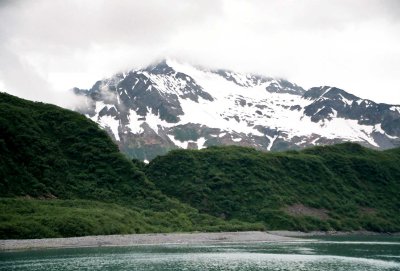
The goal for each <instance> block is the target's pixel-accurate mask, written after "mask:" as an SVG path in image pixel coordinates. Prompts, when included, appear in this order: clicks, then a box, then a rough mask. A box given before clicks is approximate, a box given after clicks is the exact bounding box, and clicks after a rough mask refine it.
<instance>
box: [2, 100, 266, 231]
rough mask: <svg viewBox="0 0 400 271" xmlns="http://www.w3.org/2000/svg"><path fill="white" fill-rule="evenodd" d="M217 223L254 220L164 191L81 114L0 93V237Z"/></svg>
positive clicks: (232, 225)
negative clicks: (214, 211)
mask: <svg viewBox="0 0 400 271" xmlns="http://www.w3.org/2000/svg"><path fill="white" fill-rule="evenodd" d="M115 219H117V220H118V221H114V220H115ZM223 229H224V230H240V229H260V226H259V225H251V224H248V223H241V222H239V221H233V222H231V221H223V220H222V219H218V218H215V217H212V216H209V215H206V214H199V213H198V211H197V210H196V209H194V208H192V207H190V206H188V205H185V204H182V203H180V202H179V201H177V200H173V199H170V198H169V197H167V196H165V195H164V194H162V193H161V192H160V191H159V190H158V189H157V188H156V187H155V186H154V184H153V183H152V182H150V181H149V180H148V179H147V178H146V176H145V175H144V173H143V172H142V171H140V170H139V169H138V168H137V167H136V166H135V165H134V164H133V163H132V162H131V161H129V160H128V159H127V158H126V157H125V156H124V155H123V154H121V153H119V151H118V148H117V146H116V145H115V144H114V143H113V142H112V140H111V139H110V138H109V137H108V135H107V133H106V132H105V131H103V130H101V129H100V128H99V127H98V125H97V124H96V123H94V122H92V121H91V120H89V119H87V118H86V117H85V116H83V115H81V114H78V113H76V112H73V111H69V110H65V109H62V108H59V107H57V106H53V105H48V104H43V103H34V102H30V101H26V100H23V99H19V98H17V97H14V96H11V95H8V94H5V93H0V238H37V237H41V238H43V237H62V236H79V235H91V234H92V235H93V234H112V233H113V234H115V233H135V232H168V231H194V230H203V231H207V230H223Z"/></svg>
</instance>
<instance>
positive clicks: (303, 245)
mask: <svg viewBox="0 0 400 271" xmlns="http://www.w3.org/2000/svg"><path fill="white" fill-rule="evenodd" d="M0 270H1V271H2V270H7V271H11V270H29V271H37V270H57V271H61V270H63V271H64V270H68V271H70V270H152V271H161V270H162V271H167V270H186V271H191V270H219V271H222V270H240V271H244V270H274V271H278V270H279V271H289V270H296V271H314V270H315V271H317V270H318V271H325V270H329V271H333V270H335V271H353V270H357V271H360V270H362V271H370V270H371V271H372V270H387V271H392V270H400V238H399V237H331V238H320V239H319V240H318V241H315V242H314V241H313V242H309V241H308V240H307V241H304V242H293V243H257V244H224V245H195V246H193V245H190V246H189V245H166V246H136V247H103V248H76V249H74V248H70V249H47V250H33V251H19V252H2V253H0Z"/></svg>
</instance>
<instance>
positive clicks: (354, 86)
mask: <svg viewBox="0 0 400 271" xmlns="http://www.w3.org/2000/svg"><path fill="white" fill-rule="evenodd" d="M399 12H400V4H399V1H397V0H386V1H384V0H346V1H344V0H337V1H317V0H305V1H292V0H273V1H262V0H250V1H248V0H246V1H245V0H203V1H195V0H171V1H163V0H148V1H128V0H119V1H106V0H85V1H80V0H70V1H64V0H35V1H26V0H19V1H18V0H17V1H0V18H2V19H1V20H2V24H0V59H1V61H0V83H2V84H3V85H4V87H5V88H6V89H5V90H6V91H7V92H10V93H12V94H15V95H18V96H21V97H24V98H28V99H32V100H41V101H46V102H52V103H56V104H59V105H62V106H67V107H69V106H71V104H74V103H76V102H79V100H78V101H77V100H75V99H76V97H75V96H74V95H73V94H72V92H71V91H69V89H71V88H72V87H75V86H77V87H81V88H90V86H91V85H92V84H93V83H94V82H95V81H96V80H98V79H100V78H102V77H105V76H109V75H111V74H113V73H116V72H118V71H121V70H125V69H129V68H134V67H141V66H145V65H146V64H148V63H150V62H152V61H154V60H155V59H159V58H163V57H174V58H177V59H180V60H183V61H187V62H191V63H193V64H198V65H203V66H209V67H211V68H229V69H234V70H238V71H245V72H256V73H261V74H264V75H270V76H280V77H286V78H288V79H289V80H292V81H294V82H296V83H298V84H300V85H302V86H303V87H305V88H308V87H311V86H319V85H334V86H337V87H341V88H344V89H346V90H348V91H349V92H352V93H354V94H356V95H358V96H361V97H364V98H369V99H373V100H376V101H379V102H388V103H397V104H400V91H399V87H398V86H399V85H400V77H399V76H398V74H400V49H399V48H400V36H399V35H398V33H400V19H399V18H400V14H399ZM0 85H1V84H0Z"/></svg>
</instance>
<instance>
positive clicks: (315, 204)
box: [146, 143, 400, 232]
mask: <svg viewBox="0 0 400 271" xmlns="http://www.w3.org/2000/svg"><path fill="white" fill-rule="evenodd" d="M146 174H147V176H148V178H149V179H151V180H152V181H153V182H154V183H155V184H156V186H157V187H158V188H159V189H160V190H161V191H162V192H164V193H165V194H167V195H169V196H171V197H175V198H176V199H178V200H181V201H182V202H185V203H187V204H190V205H191V206H193V207H195V208H196V209H198V210H199V211H200V212H203V213H208V214H210V215H213V216H217V217H222V218H225V219H238V220H241V221H247V222H261V223H263V224H264V225H265V226H266V228H267V229H271V230H272V229H288V230H305V231H307V230H359V229H366V230H372V231H378V232H382V231H390V232H393V231H400V213H399V210H400V148H397V149H392V150H388V151H375V150H371V149H367V148H364V147H361V146H360V145H357V144H352V143H345V144H339V145H333V146H325V147H314V148H310V149H306V150H303V151H288V152H281V153H264V152H260V151H256V150H254V149H250V148H243V147H236V146H231V147H211V148H208V149H204V150H200V151H194V150H176V151H171V152H170V153H169V154H167V155H165V156H160V157H157V158H156V159H154V160H153V161H152V162H151V163H150V164H149V166H147V167H146Z"/></svg>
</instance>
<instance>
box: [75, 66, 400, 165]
mask: <svg viewBox="0 0 400 271" xmlns="http://www.w3.org/2000/svg"><path fill="white" fill-rule="evenodd" d="M74 91H75V93H76V94H77V95H84V96H86V97H87V107H86V108H84V109H79V111H80V112H81V113H84V114H85V115H87V116H88V117H89V118H91V119H92V120H94V121H96V122H98V123H99V124H100V125H101V126H102V127H103V128H104V129H106V130H107V131H108V132H109V133H110V135H111V136H112V137H113V138H114V140H115V141H116V142H117V143H118V145H119V147H120V149H121V150H122V151H124V152H125V153H127V154H128V155H129V156H131V157H135V158H138V159H141V160H150V159H153V158H154V157H155V156H157V155H160V154H164V153H166V152H167V151H168V150H171V149H174V148H192V149H196V148H198V149H200V148H204V147H207V146H211V145H220V144H226V145H228V144H234V145H241V146H253V147H255V148H257V149H260V150H285V149H298V148H303V147H307V146H312V145H321V144H333V143H339V142H343V141H353V142H359V143H361V144H363V145H365V146H369V147H372V148H379V149H385V148H391V147H395V146H399V145H400V106H399V105H388V104H378V103H374V102H373V101H370V100H365V99H361V98H359V97H356V96H354V95H352V94H350V93H347V92H346V91H344V90H341V89H338V88H334V87H327V86H324V87H315V88H311V89H309V90H307V91H305V90H304V89H303V88H301V87H300V86H298V85H296V84H294V83H291V82H289V81H287V80H284V79H275V78H271V77H265V76H260V75H253V74H240V73H235V72H232V71H227V70H205V69H201V68H197V67H193V66H190V65H186V64H181V63H178V62H175V61H170V60H164V61H162V62H160V63H158V64H155V65H151V66H149V67H147V68H145V69H138V70H132V71H129V72H126V73H120V74H116V75H115V76H113V77H112V78H109V79H104V80H101V81H98V82H96V83H95V84H94V85H93V87H92V88H91V89H89V90H83V89H78V88H75V89H74Z"/></svg>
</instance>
